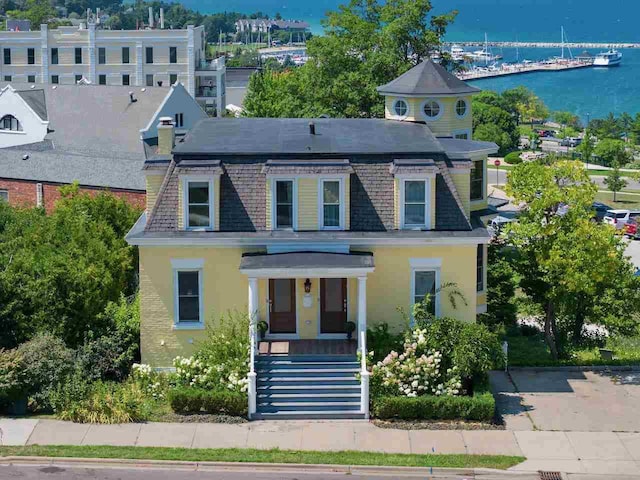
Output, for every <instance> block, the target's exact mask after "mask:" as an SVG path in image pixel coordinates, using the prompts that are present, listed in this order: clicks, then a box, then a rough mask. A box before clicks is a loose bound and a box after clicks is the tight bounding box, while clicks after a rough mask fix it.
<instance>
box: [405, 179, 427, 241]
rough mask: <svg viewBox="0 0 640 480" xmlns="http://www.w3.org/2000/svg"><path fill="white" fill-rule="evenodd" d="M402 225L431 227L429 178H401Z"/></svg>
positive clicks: (407, 226) (422, 227) (418, 227)
mask: <svg viewBox="0 0 640 480" xmlns="http://www.w3.org/2000/svg"><path fill="white" fill-rule="evenodd" d="M401 182H402V188H401V190H400V201H401V203H402V205H401V212H400V214H401V227H402V228H409V229H412V228H413V229H424V228H429V227H430V218H429V185H430V180H429V179H424V178H423V179H405V180H401Z"/></svg>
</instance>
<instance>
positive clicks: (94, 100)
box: [1, 83, 169, 159]
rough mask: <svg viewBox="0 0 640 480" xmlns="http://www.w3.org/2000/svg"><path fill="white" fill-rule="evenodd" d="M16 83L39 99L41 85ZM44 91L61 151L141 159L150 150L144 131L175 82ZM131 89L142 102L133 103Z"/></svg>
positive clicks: (51, 87) (49, 87)
mask: <svg viewBox="0 0 640 480" xmlns="http://www.w3.org/2000/svg"><path fill="white" fill-rule="evenodd" d="M5 85H7V83H3V84H1V86H5ZM11 86H12V87H13V88H15V89H16V90H18V91H19V93H20V95H21V96H22V97H23V98H25V100H27V98H28V99H29V100H27V101H28V102H34V103H37V100H36V94H35V92H36V90H32V89H31V88H30V87H31V85H30V84H22V85H21V84H14V83H11ZM143 90H144V91H143ZM41 91H43V92H44V96H45V97H46V102H45V104H46V107H43V108H44V110H45V111H46V115H47V118H48V120H49V128H50V130H51V131H50V133H49V134H48V135H47V137H46V138H47V139H49V140H51V141H52V142H53V144H54V146H55V148H56V149H57V150H63V151H72V152H77V153H83V154H87V155H88V154H96V155H99V156H101V155H105V153H106V152H111V153H113V154H114V156H115V154H116V153H117V154H118V155H120V156H122V155H126V156H127V157H129V158H134V159H139V158H140V156H141V155H143V154H144V150H143V147H142V145H141V142H140V130H141V129H143V128H145V127H146V126H147V124H148V123H149V119H150V118H151V117H152V116H153V115H154V113H155V112H156V110H157V109H158V106H159V105H160V104H161V103H162V102H163V100H164V99H165V97H166V95H167V93H168V92H169V87H146V88H140V87H133V86H115V85H47V86H46V88H45V89H43V90H41ZM129 92H133V95H134V98H135V99H136V100H137V101H136V102H134V103H131V101H130V98H129ZM30 105H31V103H30Z"/></svg>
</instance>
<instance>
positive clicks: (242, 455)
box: [0, 445, 525, 470]
mask: <svg viewBox="0 0 640 480" xmlns="http://www.w3.org/2000/svg"><path fill="white" fill-rule="evenodd" d="M7 456H37V457H75V458H118V459H134V460H178V461H190V462H242V463H247V462H250V463H299V464H305V465H317V464H325V465H371V466H393V467H439V468H496V469H501V470H505V469H507V468H509V467H512V466H514V465H517V464H518V463H521V462H523V461H524V460H525V459H524V458H523V457H510V456H501V455H432V454H428V455H415V454H396V453H374V452H355V451H343V452H312V451H297V450H278V449H273V450H256V449H252V448H246V449H245V448H224V449H208V448H201V449H198V448H164V447H163V448H159V447H111V446H95V447H94V446H40V445H29V446H26V447H0V458H1V457H7Z"/></svg>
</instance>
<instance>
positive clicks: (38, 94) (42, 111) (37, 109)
mask: <svg viewBox="0 0 640 480" xmlns="http://www.w3.org/2000/svg"><path fill="white" fill-rule="evenodd" d="M16 93H17V94H18V95H20V96H21V97H22V98H23V99H24V101H25V102H27V105H29V106H30V107H31V109H32V110H33V111H34V113H35V114H36V115H38V117H40V120H44V121H46V120H49V117H48V115H47V101H46V99H45V96H44V90H43V89H41V88H40V89H31V90H16Z"/></svg>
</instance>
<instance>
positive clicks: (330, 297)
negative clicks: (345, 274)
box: [324, 278, 344, 312]
mask: <svg viewBox="0 0 640 480" xmlns="http://www.w3.org/2000/svg"><path fill="white" fill-rule="evenodd" d="M343 301H344V298H342V279H341V278H327V279H325V281H324V311H325V312H342V309H343V308H344V307H343Z"/></svg>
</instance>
